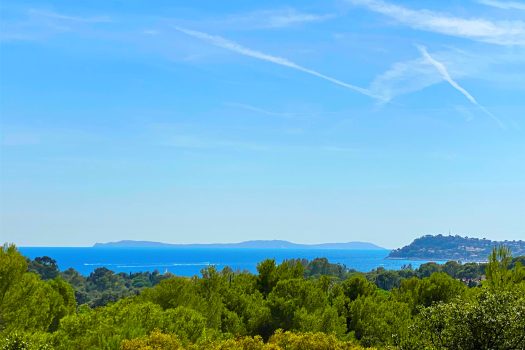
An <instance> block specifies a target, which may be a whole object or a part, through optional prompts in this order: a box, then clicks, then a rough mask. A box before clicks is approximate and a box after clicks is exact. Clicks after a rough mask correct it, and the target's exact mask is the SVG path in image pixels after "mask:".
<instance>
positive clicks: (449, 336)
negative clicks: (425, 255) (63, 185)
mask: <svg viewBox="0 0 525 350" xmlns="http://www.w3.org/2000/svg"><path fill="white" fill-rule="evenodd" d="M522 260H523V259H512V258H511V257H510V252H509V251H508V249H506V248H500V249H496V250H494V252H493V253H492V254H491V255H490V257H489V262H488V264H486V265H478V264H474V265H470V264H465V265H461V264H458V263H452V262H450V263H447V264H444V265H437V264H425V265H422V267H420V268H419V269H415V270H414V269H411V268H410V267H407V268H405V269H403V270H401V271H386V270H382V269H377V270H374V271H372V272H370V273H368V274H360V273H356V272H354V271H348V270H347V269H345V268H344V267H343V266H340V265H333V264H330V263H329V262H328V261H327V260H326V259H316V260H314V261H311V262H306V261H303V260H290V261H285V262H283V263H281V264H276V263H275V261H273V260H265V261H262V262H261V263H259V265H258V267H257V270H258V273H257V274H251V273H248V272H234V271H232V270H231V269H228V268H225V269H223V270H222V271H218V270H216V269H215V268H214V267H209V268H207V269H204V270H202V277H193V278H185V277H176V276H172V275H167V276H165V275H160V274H158V273H143V274H114V273H113V272H111V271H109V270H107V269H97V270H95V271H94V272H93V273H92V274H91V275H90V276H88V277H87V278H85V277H83V276H81V275H79V274H78V273H76V272H75V271H74V270H71V269H70V270H66V271H64V272H59V271H58V267H57V266H56V262H54V261H53V260H52V259H51V258H48V257H42V258H37V259H35V260H33V261H27V260H26V259H25V258H24V257H23V256H22V255H20V253H19V252H18V251H17V249H16V248H15V247H14V246H8V245H4V247H3V248H2V249H0V339H1V340H0V349H5V350H7V349H29V350H32V349H122V350H135V349H142V350H146V349H148V350H150V349H195V350H197V349H250V350H257V349H320V350H323V349H326V350H328V349H362V348H365V347H373V348H377V349H395V348H397V349H518V350H519V349H525V270H524V268H523V267H522V264H521V263H520V261H522ZM482 274H484V275H486V279H485V278H484V277H482ZM474 279H475V280H476V283H471V282H472V281H473V280H474ZM75 294H76V298H75ZM105 295H110V296H111V297H104V296H105Z"/></svg>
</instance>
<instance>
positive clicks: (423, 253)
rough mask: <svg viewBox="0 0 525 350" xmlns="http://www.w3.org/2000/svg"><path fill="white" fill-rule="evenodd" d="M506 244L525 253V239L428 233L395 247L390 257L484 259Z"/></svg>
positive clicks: (517, 253) (515, 252)
mask: <svg viewBox="0 0 525 350" xmlns="http://www.w3.org/2000/svg"><path fill="white" fill-rule="evenodd" d="M501 245H504V246H506V247H507V248H509V249H510V250H512V251H513V252H514V254H516V255H525V241H503V242H495V241H491V240H488V239H479V238H469V237H461V236H443V235H437V236H432V235H426V236H423V237H420V238H417V239H415V240H414V241H413V242H412V243H410V244H409V245H407V246H405V247H403V248H399V249H395V250H393V251H392V252H390V254H389V255H388V257H389V258H390V259H424V260H431V259H436V260H456V261H484V260H485V259H486V258H487V256H488V255H489V254H491V252H492V250H493V249H494V247H498V246H501Z"/></svg>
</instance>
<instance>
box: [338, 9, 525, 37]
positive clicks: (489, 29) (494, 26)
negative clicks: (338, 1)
mask: <svg viewBox="0 0 525 350" xmlns="http://www.w3.org/2000/svg"><path fill="white" fill-rule="evenodd" d="M348 1H349V2H350V3H353V4H355V5H359V6H364V7H366V8H368V9H369V10H371V11H374V12H377V13H380V14H383V15H385V16H388V17H391V18H392V19H394V20H395V21H397V22H399V23H402V24H405V25H407V26H409V27H412V28H415V29H420V30H426V31H431V32H435V33H441V34H446V35H451V36H456V37H462V38H468V39H472V40H476V41H481V42H486V43H491V44H498V45H525V22H523V21H500V22H494V21H490V20H487V19H482V18H461V17H456V16H453V15H449V14H445V13H440V12H435V11H431V10H426V9H421V10H414V9H410V8H407V7H404V6H400V5H394V4H390V3H387V2H384V1H381V0H348Z"/></svg>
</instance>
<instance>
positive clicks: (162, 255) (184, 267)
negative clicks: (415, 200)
mask: <svg viewBox="0 0 525 350" xmlns="http://www.w3.org/2000/svg"><path fill="white" fill-rule="evenodd" d="M19 249H20V251H21V253H22V254H23V255H25V256H27V257H29V258H32V259H34V258H35V257H38V256H45V255H47V256H49V257H51V258H53V259H55V260H56V261H57V263H58V265H59V268H60V269H61V270H66V269H68V268H70V267H72V268H74V269H75V270H77V271H78V272H80V273H81V274H83V275H89V274H90V273H91V272H92V271H93V270H95V269H96V268H98V267H106V268H108V269H110V270H113V271H115V272H138V271H154V270H158V271H159V272H161V273H164V272H166V271H169V272H171V273H173V274H175V275H179V276H194V275H200V271H201V269H203V268H205V267H207V266H212V265H213V266H216V267H217V268H218V269H222V268H224V267H226V266H229V267H231V268H232V269H233V270H235V271H237V270H240V271H243V270H247V271H250V272H256V266H257V263H258V262H260V261H262V260H264V259H268V258H270V259H275V260H276V261H277V262H282V261H283V260H286V259H293V258H305V259H308V260H312V259H314V258H318V257H324V258H327V259H328V260H329V261H330V262H331V263H341V264H344V265H346V266H347V267H348V268H352V269H355V270H357V271H362V272H368V271H370V270H372V269H375V268H377V267H384V268H385V269H393V270H397V269H400V268H401V267H402V266H403V265H407V264H412V266H413V267H414V268H416V267H418V266H419V265H421V264H422V263H425V262H426V261H421V260H388V259H385V258H386V256H387V255H388V253H389V251H388V250H337V249H253V248H251V249H246V248H179V247H177V248H173V247H148V248H107V247H104V248H93V247H85V248H84V247H83V248H77V247H75V248H72V247H68V248H65V247H60V248H55V247H20V248H19Z"/></svg>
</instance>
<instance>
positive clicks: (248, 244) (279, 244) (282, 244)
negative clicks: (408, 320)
mask: <svg viewBox="0 0 525 350" xmlns="http://www.w3.org/2000/svg"><path fill="white" fill-rule="evenodd" d="M93 247H95V248H107V247H122V248H124V247H128V248H131V247H136V248H140V247H143V248H145V247H178V248H259V249H348V250H387V249H386V248H382V247H380V246H378V245H375V244H373V243H368V242H346V243H320V244H299V243H292V242H288V241H282V240H267V241H264V240H258V241H245V242H239V243H210V244H173V243H162V242H151V241H131V240H124V241H118V242H108V243H95V244H94V245H93Z"/></svg>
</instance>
